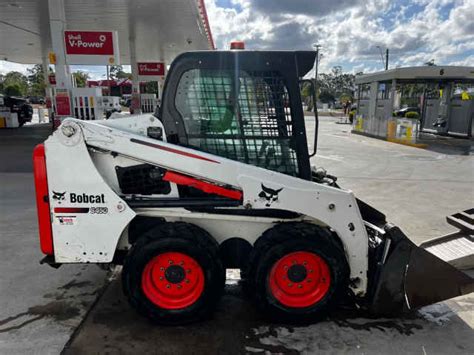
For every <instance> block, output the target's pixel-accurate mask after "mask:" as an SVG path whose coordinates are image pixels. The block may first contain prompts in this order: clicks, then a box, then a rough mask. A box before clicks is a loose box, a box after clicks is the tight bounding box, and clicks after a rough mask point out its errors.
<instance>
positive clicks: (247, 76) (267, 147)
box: [159, 51, 317, 180]
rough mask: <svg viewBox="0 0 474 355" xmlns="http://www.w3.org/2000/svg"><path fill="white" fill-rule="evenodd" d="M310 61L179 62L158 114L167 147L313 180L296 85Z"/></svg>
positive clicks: (185, 57) (286, 56) (300, 57)
mask: <svg viewBox="0 0 474 355" xmlns="http://www.w3.org/2000/svg"><path fill="white" fill-rule="evenodd" d="M314 60H315V52H310V51H297V52H293V51H199V52H188V53H184V54H182V55H180V56H179V57H177V58H176V59H175V60H174V62H173V63H172V65H171V67H170V70H169V73H168V76H167V80H166V83H165V88H164V90H163V100H162V106H161V108H160V113H159V117H160V119H161V120H162V122H163V125H164V127H165V131H166V133H167V140H168V142H170V143H174V144H179V145H182V146H186V147H190V148H193V149H197V150H201V151H205V152H208V153H211V154H215V155H218V156H222V157H225V158H228V159H232V160H236V161H240V162H243V163H246V164H250V165H254V166H259V167H262V168H265V169H269V170H273V171H277V172H280V173H284V174H287V175H291V176H296V177H300V178H302V179H307V180H309V179H311V168H310V164H309V155H308V147H307V140H306V132H305V124H304V114H303V109H302V103H301V96H300V83H299V80H298V78H301V77H303V76H304V75H306V74H307V73H308V71H309V70H310V69H311V68H312V67H313V64H314ZM316 134H317V132H316Z"/></svg>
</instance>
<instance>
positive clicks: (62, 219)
mask: <svg viewBox="0 0 474 355" xmlns="http://www.w3.org/2000/svg"><path fill="white" fill-rule="evenodd" d="M55 220H56V223H57V224H59V225H61V226H73V225H75V224H77V217H76V216H56V218H55Z"/></svg>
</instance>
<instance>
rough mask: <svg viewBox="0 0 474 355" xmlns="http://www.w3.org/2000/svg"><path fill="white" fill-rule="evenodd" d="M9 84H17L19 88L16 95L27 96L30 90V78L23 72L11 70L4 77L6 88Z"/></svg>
mask: <svg viewBox="0 0 474 355" xmlns="http://www.w3.org/2000/svg"><path fill="white" fill-rule="evenodd" d="M9 86H15V87H16V88H17V89H18V90H19V92H18V93H17V94H16V96H25V95H26V94H27V92H28V78H27V77H26V76H25V75H23V74H22V73H19V72H17V71H11V72H9V73H7V74H5V76H4V77H3V87H4V90H6V89H7V87H9ZM10 90H11V89H10Z"/></svg>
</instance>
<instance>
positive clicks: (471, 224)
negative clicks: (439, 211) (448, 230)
mask: <svg viewBox="0 0 474 355" xmlns="http://www.w3.org/2000/svg"><path fill="white" fill-rule="evenodd" d="M446 221H447V222H448V223H449V224H450V225H452V226H454V227H456V228H459V229H460V230H461V231H462V232H464V233H467V234H471V235H472V234H474V208H471V209H469V210H466V211H464V212H459V213H455V214H453V215H451V216H448V217H446Z"/></svg>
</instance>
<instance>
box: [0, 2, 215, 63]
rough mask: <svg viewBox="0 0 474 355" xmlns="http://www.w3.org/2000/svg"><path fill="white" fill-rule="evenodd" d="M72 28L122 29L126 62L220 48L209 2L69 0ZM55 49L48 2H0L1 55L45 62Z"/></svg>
mask: <svg viewBox="0 0 474 355" xmlns="http://www.w3.org/2000/svg"><path fill="white" fill-rule="evenodd" d="M64 7H65V14H66V21H67V29H69V30H111V31H112V30H115V31H118V37H119V50H120V59H121V64H130V45H129V38H130V36H131V35H132V34H133V33H135V38H136V51H137V61H138V62H140V61H164V62H166V63H170V62H171V61H172V60H173V59H174V57H175V56H176V55H178V54H179V53H181V52H185V51H189V50H197V49H198V50H199V49H214V42H213V38H212V34H211V30H210V26H209V21H208V19H207V14H206V9H205V6H204V1H203V0H81V1H77V0H64ZM49 51H51V35H50V26H49V11H48V0H0V59H2V60H8V61H12V62H17V63H23V64H39V63H41V56H42V54H47V53H48V52H49Z"/></svg>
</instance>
